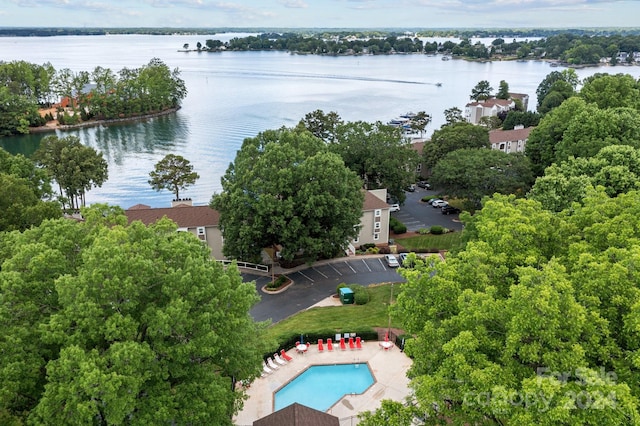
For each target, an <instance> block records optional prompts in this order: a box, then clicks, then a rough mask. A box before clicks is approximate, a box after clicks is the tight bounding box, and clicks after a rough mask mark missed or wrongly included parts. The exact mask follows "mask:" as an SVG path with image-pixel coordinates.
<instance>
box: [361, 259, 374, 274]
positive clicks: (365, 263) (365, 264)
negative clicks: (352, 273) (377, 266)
mask: <svg viewBox="0 0 640 426" xmlns="http://www.w3.org/2000/svg"><path fill="white" fill-rule="evenodd" d="M362 263H364V266H366V267H367V269H368V270H369V272H373V271H372V270H371V268H369V265H368V264H367V262H365V261H364V259H362Z"/></svg>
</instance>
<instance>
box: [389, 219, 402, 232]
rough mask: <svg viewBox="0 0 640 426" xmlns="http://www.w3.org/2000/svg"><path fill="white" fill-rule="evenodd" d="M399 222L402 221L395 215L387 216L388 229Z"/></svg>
mask: <svg viewBox="0 0 640 426" xmlns="http://www.w3.org/2000/svg"><path fill="white" fill-rule="evenodd" d="M399 224H402V222H400V221H399V220H398V219H396V218H395V217H393V216H392V217H390V218H389V229H393V228H395V227H396V226H397V225H399Z"/></svg>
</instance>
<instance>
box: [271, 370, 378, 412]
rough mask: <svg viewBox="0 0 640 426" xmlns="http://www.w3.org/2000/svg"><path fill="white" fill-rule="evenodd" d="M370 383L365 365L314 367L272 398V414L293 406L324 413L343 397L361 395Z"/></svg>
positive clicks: (371, 382)
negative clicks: (304, 406)
mask: <svg viewBox="0 0 640 426" xmlns="http://www.w3.org/2000/svg"><path fill="white" fill-rule="evenodd" d="M373 383H374V380H373V375H372V374H371V370H370V369H369V365H368V364H366V363H360V364H334V365H313V366H311V367H309V368H307V369H306V370H305V371H304V372H303V373H302V374H300V375H299V376H298V377H296V378H295V379H293V380H292V381H290V382H289V383H287V384H286V385H284V386H283V387H282V388H280V390H278V391H277V392H276V393H275V394H274V411H278V410H280V409H282V408H284V407H287V406H289V405H291V404H293V403H294V402H297V403H299V404H302V405H306V406H307V407H311V408H314V409H316V410H319V411H327V410H328V409H329V408H331V406H332V405H333V404H335V403H336V402H338V401H339V400H340V398H342V397H343V396H345V395H347V394H352V393H358V394H359V393H363V392H364V391H366V390H367V389H368V388H369V386H371V385H372V384H373Z"/></svg>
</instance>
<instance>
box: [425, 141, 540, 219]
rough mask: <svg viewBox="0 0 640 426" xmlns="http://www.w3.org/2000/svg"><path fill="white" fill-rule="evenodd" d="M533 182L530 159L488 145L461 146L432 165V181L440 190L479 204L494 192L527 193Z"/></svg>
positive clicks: (471, 203) (473, 204) (472, 204)
mask: <svg viewBox="0 0 640 426" xmlns="http://www.w3.org/2000/svg"><path fill="white" fill-rule="evenodd" d="M532 182H533V175H532V173H531V167H530V165H529V160H528V159H527V157H525V156H524V155H523V154H521V153H514V154H507V153H505V152H502V151H498V150H494V149H485V148H481V149H478V148H466V149H458V150H455V151H452V152H450V153H449V154H447V155H445V156H444V157H443V158H442V159H441V160H440V161H438V164H436V166H435V167H434V168H433V174H432V175H431V184H432V185H434V186H435V187H436V188H439V189H440V191H441V192H443V193H445V194H447V195H449V196H452V197H457V198H463V199H466V200H468V201H469V202H470V205H471V206H472V207H473V208H479V207H480V205H481V201H482V199H483V198H484V197H486V196H489V195H493V194H494V193H495V192H499V193H502V194H512V193H519V194H522V195H524V194H525V193H526V192H527V191H528V190H529V188H530V187H531V184H532Z"/></svg>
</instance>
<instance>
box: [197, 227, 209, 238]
mask: <svg viewBox="0 0 640 426" xmlns="http://www.w3.org/2000/svg"><path fill="white" fill-rule="evenodd" d="M196 233H197V235H198V238H200V239H201V240H202V241H207V233H206V232H205V229H204V226H198V229H197V232H196Z"/></svg>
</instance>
